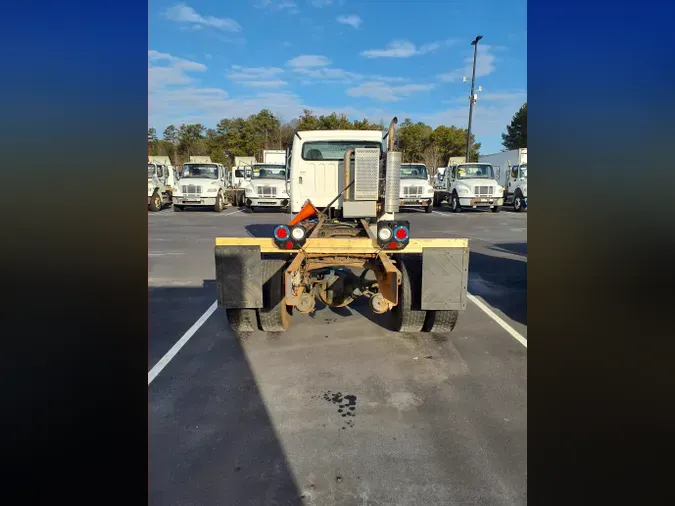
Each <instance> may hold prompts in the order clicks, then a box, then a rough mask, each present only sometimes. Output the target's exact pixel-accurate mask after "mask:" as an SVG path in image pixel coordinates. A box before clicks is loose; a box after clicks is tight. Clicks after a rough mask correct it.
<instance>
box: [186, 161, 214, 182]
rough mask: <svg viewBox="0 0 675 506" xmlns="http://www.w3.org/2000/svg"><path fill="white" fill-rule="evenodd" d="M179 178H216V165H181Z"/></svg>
mask: <svg viewBox="0 0 675 506" xmlns="http://www.w3.org/2000/svg"><path fill="white" fill-rule="evenodd" d="M180 177H181V179H190V178H192V179H196V178H202V179H218V166H217V165H216V164H201V163H191V164H187V163H186V164H185V165H183V172H182V173H181V176H180Z"/></svg>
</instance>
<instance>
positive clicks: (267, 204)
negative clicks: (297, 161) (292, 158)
mask: <svg viewBox="0 0 675 506" xmlns="http://www.w3.org/2000/svg"><path fill="white" fill-rule="evenodd" d="M283 155H284V163H256V164H254V165H253V167H252V170H251V178H250V179H249V180H248V181H247V184H246V197H245V199H246V200H245V204H246V208H247V209H248V210H249V211H250V212H252V213H254V212H256V210H257V209H259V208H263V207H264V208H276V209H286V208H288V204H289V203H290V198H291V197H290V195H289V192H288V179H287V177H286V174H287V172H286V162H285V158H286V152H285V151H284V152H283Z"/></svg>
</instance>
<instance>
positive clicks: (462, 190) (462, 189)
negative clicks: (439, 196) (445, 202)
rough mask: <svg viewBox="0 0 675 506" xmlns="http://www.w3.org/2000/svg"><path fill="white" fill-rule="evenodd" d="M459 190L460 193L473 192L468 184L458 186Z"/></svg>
mask: <svg viewBox="0 0 675 506" xmlns="http://www.w3.org/2000/svg"><path fill="white" fill-rule="evenodd" d="M457 191H458V192H459V193H471V190H469V188H468V187H467V186H458V187H457Z"/></svg>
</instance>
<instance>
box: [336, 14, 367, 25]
mask: <svg viewBox="0 0 675 506" xmlns="http://www.w3.org/2000/svg"><path fill="white" fill-rule="evenodd" d="M337 22H338V23H342V24H344V25H350V26H353V27H354V28H358V27H359V26H361V23H363V20H362V19H361V17H360V16H357V15H356V14H350V15H348V16H338V18H337Z"/></svg>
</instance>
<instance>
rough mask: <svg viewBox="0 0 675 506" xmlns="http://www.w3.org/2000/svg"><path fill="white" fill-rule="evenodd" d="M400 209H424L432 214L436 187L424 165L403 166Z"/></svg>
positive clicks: (404, 164)
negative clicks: (430, 181) (431, 182)
mask: <svg viewBox="0 0 675 506" xmlns="http://www.w3.org/2000/svg"><path fill="white" fill-rule="evenodd" d="M400 198H401V201H400V207H422V208H424V212H426V213H430V212H431V211H432V208H433V204H434V187H433V186H432V185H431V184H430V183H429V171H428V170H427V166H426V165H424V164H423V163H403V164H401V195H400Z"/></svg>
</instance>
